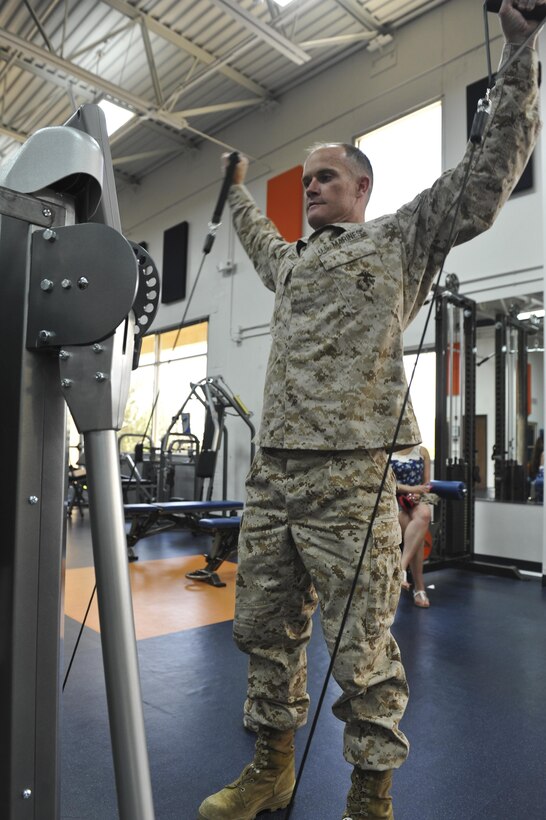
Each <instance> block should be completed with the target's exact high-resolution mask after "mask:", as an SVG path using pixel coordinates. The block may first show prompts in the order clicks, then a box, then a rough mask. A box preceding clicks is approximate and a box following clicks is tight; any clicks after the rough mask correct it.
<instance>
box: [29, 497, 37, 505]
mask: <svg viewBox="0 0 546 820" xmlns="http://www.w3.org/2000/svg"><path fill="white" fill-rule="evenodd" d="M28 503H29V504H37V503H38V496H37V495H29V497H28Z"/></svg>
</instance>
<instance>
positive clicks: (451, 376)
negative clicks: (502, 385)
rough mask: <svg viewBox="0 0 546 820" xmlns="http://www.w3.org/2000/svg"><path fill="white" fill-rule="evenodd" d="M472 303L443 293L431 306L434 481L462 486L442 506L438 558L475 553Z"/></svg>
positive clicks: (473, 310) (473, 311)
mask: <svg viewBox="0 0 546 820" xmlns="http://www.w3.org/2000/svg"><path fill="white" fill-rule="evenodd" d="M475 357H476V303H475V302H474V301H472V300H471V299H467V298H465V297H464V296H460V295H459V294H458V293H453V292H451V291H443V292H441V293H440V294H439V296H438V298H437V302H436V434H435V459H434V477H435V478H436V479H439V480H441V481H463V482H464V483H465V484H466V488H467V491H466V495H465V497H464V499H461V500H450V501H445V500H442V501H441V502H440V503H441V507H440V527H439V543H438V544H437V545H436V548H437V549H436V551H437V552H438V553H439V555H440V556H441V557H442V558H459V557H462V556H468V555H470V554H472V552H473V549H474V481H473V476H474V470H475V429H474V424H475V421H474V420H475V405H476V362H475Z"/></svg>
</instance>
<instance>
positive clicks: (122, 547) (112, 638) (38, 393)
mask: <svg viewBox="0 0 546 820" xmlns="http://www.w3.org/2000/svg"><path fill="white" fill-rule="evenodd" d="M0 185H2V186H3V187H2V188H1V189H0V213H2V214H3V216H1V217H0V258H1V259H2V276H1V277H0V294H1V298H2V304H4V305H8V306H9V309H7V310H4V311H3V316H2V322H1V334H2V352H3V365H4V367H3V370H4V379H5V380H4V384H5V391H4V396H5V401H4V407H5V416H4V423H3V425H2V427H1V429H2V452H3V454H4V459H5V461H4V472H3V474H4V476H5V477H6V478H5V481H4V488H3V502H4V539H3V547H2V553H1V555H2V558H1V561H0V647H1V652H0V770H1V772H2V774H1V776H0V806H1V807H2V817H3V818H5V820H28V819H29V818H33V820H55V818H58V817H59V812H60V763H59V760H60V754H59V713H60V679H61V677H60V671H61V662H62V642H61V632H62V630H61V624H62V618H63V615H64V612H63V587H64V575H63V567H64V557H65V541H66V515H65V499H66V491H67V461H68V459H67V441H66V405H65V400H66V401H67V402H68V404H69V407H70V410H71V413H72V416H73V418H74V421H75V423H76V425H77V427H78V429H79V431H80V433H82V434H83V437H84V445H85V453H86V462H87V475H88V479H89V509H90V520H91V531H92V537H93V554H94V563H95V575H96V581H97V596H98V604H99V615H100V623H101V642H102V650H103V660H104V672H105V681H106V694H107V701H108V712H109V720H110V733H111V739H112V751H113V758H114V768H115V778H116V788H117V796H118V808H119V816H120V818H122V820H153V817H154V809H153V800H152V791H151V782H150V773H149V764H148V757H147V749H146V738H145V730H144V719H143V709H142V698H141V692H140V679H139V669H138V658H137V651H136V641H135V631H134V622H133V611H132V602H131V590H130V585H129V574H128V565H127V553H126V539H125V526H124V516H123V502H122V497H121V480H120V470H119V460H118V453H117V442H116V430H118V429H119V428H120V426H121V423H122V419H123V413H124V409H125V402H126V399H127V392H128V388H129V377H130V371H131V367H132V366H133V364H134V361H135V351H137V352H138V349H139V338H140V337H139V335H138V334H139V333H140V332H141V329H142V328H143V327H144V328H145V327H146V324H147V323H148V322H149V321H150V320H151V318H153V316H152V314H153V313H154V311H155V310H156V309H157V303H158V300H159V295H158V290H159V288H158V280H157V276H156V272H155V268H154V266H153V263H152V262H151V260H150V259H149V258H148V257H147V254H146V252H145V251H143V250H142V249H139V248H138V246H136V247H135V246H133V245H132V244H131V243H129V242H128V241H127V240H126V239H125V238H124V237H123V236H122V235H121V232H120V220H119V213H118V206H117V199H116V195H115V185H114V178H113V170H112V165H111V158H110V151H109V145H108V138H107V133H106V125H105V121H104V115H103V114H102V112H101V110H100V109H99V108H98V106H95V105H87V106H83V107H82V108H80V109H78V111H77V112H76V113H75V114H74V116H73V117H72V118H71V120H69V122H68V123H67V124H66V125H65V126H59V127H55V128H46V129H43V130H41V131H38V132H36V133H35V134H34V135H33V136H32V137H30V138H29V140H27V142H26V143H25V144H24V145H23V146H22V148H21V149H20V151H19V153H18V154H17V156H16V158H15V161H14V162H12V163H11V164H10V165H9V166H8V167H7V168H4V167H2V168H0ZM91 220H94V221H91Z"/></svg>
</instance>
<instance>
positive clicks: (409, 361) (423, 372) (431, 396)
mask: <svg viewBox="0 0 546 820" xmlns="http://www.w3.org/2000/svg"><path fill="white" fill-rule="evenodd" d="M416 358H417V354H416V353H406V354H405V355H404V369H405V371H406V379H407V380H408V384H409V380H410V379H411V374H412V373H413V369H414V367H415V359H416ZM410 397H411V403H412V406H413V410H414V412H415V417H416V419H417V424H418V425H419V430H420V431H421V436H422V439H423V445H424V446H425V447H426V448H427V450H428V451H429V453H430V458H431V459H432V460H433V461H434V440H435V424H436V353H435V352H434V351H423V352H422V353H421V355H420V356H419V359H418V361H417V367H415V375H414V377H413V382H412V385H411V389H410Z"/></svg>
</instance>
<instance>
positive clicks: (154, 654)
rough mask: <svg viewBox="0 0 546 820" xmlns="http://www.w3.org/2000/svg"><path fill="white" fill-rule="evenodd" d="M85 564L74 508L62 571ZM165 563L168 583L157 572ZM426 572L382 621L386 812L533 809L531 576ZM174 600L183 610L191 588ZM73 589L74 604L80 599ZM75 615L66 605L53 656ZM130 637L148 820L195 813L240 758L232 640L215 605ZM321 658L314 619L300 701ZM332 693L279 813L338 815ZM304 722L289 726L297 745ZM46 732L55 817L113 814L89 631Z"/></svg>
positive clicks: (545, 731)
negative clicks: (414, 592) (391, 676)
mask: <svg viewBox="0 0 546 820" xmlns="http://www.w3.org/2000/svg"><path fill="white" fill-rule="evenodd" d="M204 549H206V544H203V542H201V543H197V544H196V542H195V540H192V539H191V538H190V537H189V536H184V535H181V533H164V534H162V535H161V536H156V537H154V538H150V539H147V540H146V541H142V542H140V543H139V545H138V553H139V555H140V562H145V561H158V560H159V559H161V560H164V561H166V562H169V561H173V560H174V561H177V560H179V559H180V558H182V557H184V556H187V555H198V554H199V553H200V552H202V551H203V550H204ZM91 562H92V559H91V548H90V536H89V530H88V525H87V512H86V514H85V518H84V520H83V521H80V520H79V519H78V520H76V519H75V520H74V521H73V522H71V524H70V525H69V544H68V555H67V566H68V568H69V569H68V572H69V573H70V571H71V569H74V568H82V567H85V566H88V565H89V564H90V563H91ZM167 565H168V564H167ZM168 566H170V565H168ZM224 568H225V574H229V573H230V572H232V571H233V566H231V565H228V564H225V565H224V567H222V568H221V569H220V575H222V574H223V570H224ZM165 577H166V578H169V579H170V583H172V573H170V572H167V573H165ZM426 581H427V585H429V586H431V585H432V586H433V588H432V589H429V596H430V599H431V604H432V605H431V607H430V609H428V610H422V609H418V608H417V607H415V606H413V603H412V599H411V596H410V595H407V594H404V595H403V597H402V599H401V602H400V606H399V610H398V614H397V617H396V622H395V628H394V630H393V631H394V633H395V636H396V638H397V640H398V642H399V644H400V647H401V651H402V656H403V660H404V663H405V666H406V670H407V674H408V679H409V682H410V687H411V697H410V703H409V706H408V709H407V711H406V714H405V716H404V720H403V724H402V728H403V730H404V731H405V733H406V734H407V735H408V737H409V739H410V742H411V752H410V756H409V758H408V761H407V763H406V764H405V765H404V766H403V767H402V768H401V769H400V770H399V771H398V772H397V773H396V774H395V779H394V788H393V799H394V813H395V817H396V820H474V819H475V820H478V818H479V820H543V818H544V817H546V741H545V738H546V709H545V708H544V700H545V683H546V629H545V624H546V619H545V610H546V589H544V588H543V587H541V584H540V580H539V579H537V578H534V577H527V578H526V580H522V581H517V580H512V579H506V578H499V577H495V576H487V575H482V574H474V573H472V572H469V571H462V570H453V569H444V570H439V571H435V572H430V573H428V574H427V575H426ZM180 583H181V586H182V585H183V584H182V581H181V582H180ZM210 591H211V593H215V592H220V591H219V590H214V589H212V588H211V589H210ZM195 595H196V598H199V599H200V601H202V596H201V595H200V593H199V592H198V591H197V592H196V593H195ZM169 600H170V601H171V604H170V605H171V606H172V605H173V604H172V600H173V599H172V598H171V599H169ZM180 600H181V605H182V603H183V606H184V607H185V608H186V609H188V608H189V609H190V610H191V607H192V603H191V602H192V596H191V590H189V591H188V590H186V591H185V593H184V595H183V596H182V595H181V599H180ZM81 603H82V607H83V610H82V611H85V606H86V605H87V600H82V602H81ZM199 606H200V607H202V603H200V604H199ZM138 607H139V602H138V590H137V591H136V592H135V610H138ZM186 615H187V616H188V615H189V616H190V617H191V612H189V613H188V612H186ZM79 626H80V625H79V623H78V622H77V621H76V620H74V619H73V618H71V617H67V618H66V623H65V661H66V663H68V660H69V657H70V654H71V652H72V648H73V646H74V643H75V640H76V635H77V632H78V630H79ZM138 650H139V659H140V668H141V677H142V689H143V699H144V711H145V721H146V730H147V737H148V751H149V759H150V768H151V776H152V785H153V792H154V803H155V812H156V820H196V817H197V811H196V810H197V807H198V805H199V803H200V802H201V800H202V799H203V798H204V797H205V796H206V795H207V794H209V793H210V792H212V791H215V790H217V789H218V788H221V787H222V786H223V785H224V784H225V783H227V782H229V781H230V780H231V779H234V777H235V776H236V775H237V774H238V773H239V771H240V770H241V768H242V767H243V765H244V764H245V763H246V762H248V760H249V759H250V757H251V756H252V751H253V745H254V737H253V735H252V734H251V733H249V732H248V731H246V730H245V729H244V728H243V725H242V705H243V700H244V691H245V676H246V658H245V656H243V655H242V654H241V653H240V652H239V651H238V650H237V649H236V648H235V646H234V644H233V642H232V638H231V621H230V620H229V619H227V620H220V621H219V622H216V623H212V624H210V625H206V626H199V627H195V628H184V629H181V630H180V631H174V632H172V631H171V632H169V633H168V634H160V635H157V636H156V637H151V638H144V639H140V640H139V642H138ZM327 665H328V658H327V655H326V651H325V648H324V643H323V640H322V636H321V633H320V624H319V622H318V620H316V622H315V629H314V634H313V637H312V640H311V644H310V648H309V670H310V672H309V692H310V694H311V698H312V703H313V704H316V702H317V699H318V696H319V693H320V689H321V686H322V681H323V678H324V675H325V673H326V669H327ZM337 692H338V689H337V685H336V684H335V682H330V685H329V689H328V695H327V698H326V701H325V704H324V708H323V712H322V714H321V716H320V720H319V723H318V727H317V731H316V734H315V738H314V741H313V744H312V747H311V751H310V754H309V758H308V760H307V763H306V766H305V771H304V773H303V777H302V781H301V784H300V789H299V791H298V796H297V800H296V803H295V806H294V808H293V810H292V814H291V820H341V817H342V813H343V808H344V798H345V794H346V791H347V789H348V786H349V775H350V768H349V766H348V765H347V764H346V763H345V761H344V760H343V757H342V754H341V747H342V729H343V727H342V724H341V723H339V721H337V720H336V719H335V718H334V717H333V716H332V714H331V711H330V706H331V704H332V702H333V701H334V699H335V698H336V696H337ZM307 731H308V730H307V729H303V730H301V731H300V732H299V733H298V737H297V750H298V756H299V758H300V759H301V754H302V751H303V747H304V744H305V741H306V739H307ZM61 742H62V772H61V780H62V790H61V794H62V809H61V818H62V820H115V818H117V817H118V813H117V807H116V794H115V784H114V775H113V764H112V755H111V750H110V737H109V729H108V720H107V710H106V699H105V690H104V678H103V672H102V659H101V650H100V635H99V634H98V632H97V631H95V630H94V629H91V628H88V627H86V628H85V629H84V633H83V637H82V640H81V643H80V646H79V648H78V651H77V653H76V656H75V659H74V663H73V666H72V670H71V673H70V676H69V678H68V681H67V684H66V688H65V691H64V694H63V698H62V732H61ZM284 814H285V813H284V812H276V813H274V814H269V813H266V814H264V815H263V817H264V818H271V820H282V818H283V816H284Z"/></svg>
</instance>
